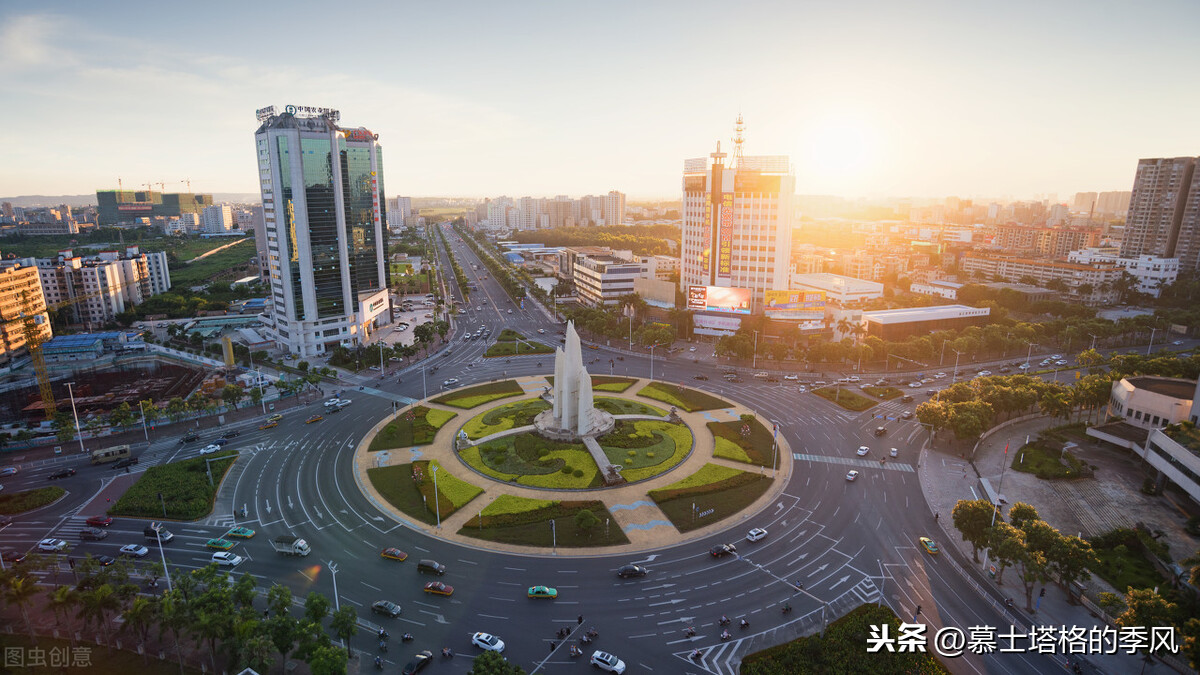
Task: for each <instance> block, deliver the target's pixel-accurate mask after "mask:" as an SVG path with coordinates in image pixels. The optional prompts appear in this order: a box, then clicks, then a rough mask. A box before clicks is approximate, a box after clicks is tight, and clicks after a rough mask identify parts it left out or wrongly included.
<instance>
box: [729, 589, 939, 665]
mask: <svg viewBox="0 0 1200 675" xmlns="http://www.w3.org/2000/svg"><path fill="white" fill-rule="evenodd" d="M880 624H888V625H889V626H890V628H889V629H888V635H890V636H892V637H895V636H897V635H899V634H900V619H899V618H898V617H897V616H896V615H895V613H893V612H892V610H891V608H889V607H879V606H877V605H862V606H860V607H858V608H857V609H855V610H854V611H852V612H850V613H849V614H847V615H846V616H844V617H842V618H840V619H838V620H837V621H834V622H833V623H831V624H829V627H828V628H827V629H826V630H825V637H821V635H820V634H817V635H810V636H808V637H802V638H797V639H795V640H792V641H791V642H787V643H784V644H781V645H776V646H774V647H769V648H767V649H764V650H762V651H760V652H754V653H752V654H747V655H745V656H744V657H742V665H741V671H740V672H741V673H742V675H798V674H799V673H822V674H826V673H827V674H828V675H843V674H844V675H858V674H859V673H871V674H872V675H942V674H945V675H949V673H950V671H949V670H947V669H946V668H945V666H943V665H942V664H941V663H940V662H939V661H938V660H937V658H936V657H935V656H934V655H933V653H932V652H933V649H932V646H931V647H930V651H929V652H924V653H922V652H889V651H886V648H885V649H884V650H882V651H880V652H878V653H874V654H870V653H867V638H869V637H870V636H871V626H876V625H880Z"/></svg>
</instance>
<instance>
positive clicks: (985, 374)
mask: <svg viewBox="0 0 1200 675" xmlns="http://www.w3.org/2000/svg"><path fill="white" fill-rule="evenodd" d="M991 374H992V371H990V370H981V371H979V376H980V377H987V376H988V375H991Z"/></svg>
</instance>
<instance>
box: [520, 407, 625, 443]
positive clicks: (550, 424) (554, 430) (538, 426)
mask: <svg viewBox="0 0 1200 675" xmlns="http://www.w3.org/2000/svg"><path fill="white" fill-rule="evenodd" d="M591 416H592V425H591V426H592V430H591V431H589V432H588V433H586V434H584V435H585V436H590V437H592V438H595V437H598V436H603V435H604V434H607V433H608V432H610V431H612V430H613V428H614V427H616V425H617V420H616V418H615V417H613V416H612V414H611V413H607V412H605V411H603V410H597V409H595V408H593V409H592V410H591ZM533 428H534V429H535V430H536V431H537V433H538V435H540V436H544V437H546V438H549V439H551V440H555V441H577V440H579V439H580V435H579V434H577V433H575V430H574V429H562V428H559V427H558V425H557V421H556V420H555V419H554V411H553V410H543V411H542V412H540V413H538V415H537V417H535V418H533Z"/></svg>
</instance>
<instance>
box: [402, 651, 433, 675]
mask: <svg viewBox="0 0 1200 675" xmlns="http://www.w3.org/2000/svg"><path fill="white" fill-rule="evenodd" d="M432 660H433V652H431V651H429V650H428V649H425V650H422V651H419V652H417V653H416V654H414V655H413V658H412V661H409V662H408V665H407V666H404V670H402V671H400V672H401V673H404V675H413V673H418V672H420V671H421V669H423V668H424V667H425V666H427V665H429V662H430V661H432Z"/></svg>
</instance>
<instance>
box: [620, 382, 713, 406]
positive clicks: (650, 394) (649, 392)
mask: <svg viewBox="0 0 1200 675" xmlns="http://www.w3.org/2000/svg"><path fill="white" fill-rule="evenodd" d="M637 395H638V396H644V397H646V398H651V399H654V400H655V401H662V402H663V403H667V404H669V405H673V406H675V407H676V408H679V409H680V410H686V411H687V412H698V411H701V410H718V409H720V408H728V407H729V402H728V401H723V400H721V399H719V398H717V397H716V396H709V395H708V394H706V393H704V392H702V391H699V390H697V389H692V388H690V387H681V386H679V385H677V384H668V383H666V382H651V383H650V384H648V385H646V386H644V387H642V388H641V389H640V390H639V391H638V393H637Z"/></svg>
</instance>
